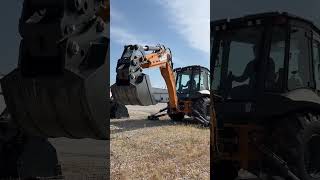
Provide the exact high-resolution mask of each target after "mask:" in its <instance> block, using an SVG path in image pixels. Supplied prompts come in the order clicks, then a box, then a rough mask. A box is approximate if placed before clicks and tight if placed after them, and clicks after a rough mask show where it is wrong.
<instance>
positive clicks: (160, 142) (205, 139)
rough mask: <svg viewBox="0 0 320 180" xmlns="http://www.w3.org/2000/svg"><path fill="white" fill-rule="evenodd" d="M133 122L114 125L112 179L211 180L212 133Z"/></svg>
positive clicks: (164, 123)
mask: <svg viewBox="0 0 320 180" xmlns="http://www.w3.org/2000/svg"><path fill="white" fill-rule="evenodd" d="M148 109H149V108H148ZM157 109H158V108H157ZM129 110H130V111H131V112H132V111H133V109H132V108H130V109H129ZM130 114H133V113H130ZM142 114H143V113H142ZM134 118H135V119H134V120H132V119H127V120H115V121H111V125H112V134H111V177H112V179H209V174H210V165H209V163H210V159H209V129H207V128H200V127H199V126H197V125H185V124H182V123H179V124H176V123H173V122H172V121H170V120H168V118H165V119H162V120H160V121H148V120H144V118H145V116H143V117H141V119H139V118H138V117H137V116H135V117H134Z"/></svg>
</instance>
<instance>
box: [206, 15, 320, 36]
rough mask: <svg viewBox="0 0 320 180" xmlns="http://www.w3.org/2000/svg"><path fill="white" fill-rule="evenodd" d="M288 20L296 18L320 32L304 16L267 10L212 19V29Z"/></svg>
mask: <svg viewBox="0 0 320 180" xmlns="http://www.w3.org/2000/svg"><path fill="white" fill-rule="evenodd" d="M288 20H296V21H301V22H304V23H306V24H307V25H309V26H310V27H311V28H312V29H314V30H315V31H317V32H318V33H320V29H319V28H318V27H317V26H316V25H315V24H314V23H313V22H312V21H309V20H307V19H304V18H302V17H299V16H296V15H293V14H289V13H287V12H267V13H259V14H252V15H246V16H243V17H240V18H233V19H220V20H216V21H212V22H211V23H210V26H211V30H212V31H217V30H220V29H224V28H228V29H233V28H239V27H244V26H249V24H250V25H257V24H264V23H266V22H271V23H274V24H281V23H284V21H288Z"/></svg>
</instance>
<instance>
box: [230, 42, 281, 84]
mask: <svg viewBox="0 0 320 180" xmlns="http://www.w3.org/2000/svg"><path fill="white" fill-rule="evenodd" d="M253 54H254V59H253V60H251V61H250V62H249V63H248V64H247V66H246V68H245V70H244V71H243V73H242V75H240V76H235V75H233V74H232V72H230V74H229V76H230V78H231V81H236V82H239V83H241V82H244V81H246V80H247V79H249V86H250V87H252V86H254V85H255V84H256V81H257V75H258V71H259V59H258V55H259V48H258V46H257V45H254V46H253ZM274 79H275V64H274V61H273V59H272V58H270V57H269V58H268V62H267V79H266V81H267V82H268V81H271V82H272V81H274Z"/></svg>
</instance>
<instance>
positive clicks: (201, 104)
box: [192, 97, 210, 126]
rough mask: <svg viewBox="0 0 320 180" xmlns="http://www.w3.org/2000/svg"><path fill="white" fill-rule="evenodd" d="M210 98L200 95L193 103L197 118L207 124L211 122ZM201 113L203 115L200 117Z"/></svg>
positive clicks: (193, 112)
mask: <svg viewBox="0 0 320 180" xmlns="http://www.w3.org/2000/svg"><path fill="white" fill-rule="evenodd" d="M209 110H210V98H209V97H200V98H198V99H196V100H195V101H194V102H193V103H192V115H193V117H194V118H195V120H197V121H200V122H201V123H202V124H204V125H205V126H208V125H209V123H210V112H209ZM199 115H201V116H202V117H203V119H202V118H200V119H198V117H199Z"/></svg>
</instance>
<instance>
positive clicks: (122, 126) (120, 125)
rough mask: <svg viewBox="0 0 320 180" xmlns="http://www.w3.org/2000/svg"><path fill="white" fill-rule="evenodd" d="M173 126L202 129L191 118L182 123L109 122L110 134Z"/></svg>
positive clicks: (156, 121) (128, 120)
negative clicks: (190, 126)
mask: <svg viewBox="0 0 320 180" xmlns="http://www.w3.org/2000/svg"><path fill="white" fill-rule="evenodd" d="M174 125H193V126H195V127H199V128H203V126H202V125H201V124H199V122H197V121H195V120H193V119H192V118H186V119H184V120H183V121H173V120H170V119H166V120H148V119H114V120H111V122H110V130H111V134H114V133H119V132H125V131H132V130H137V129H142V128H150V127H161V126H174Z"/></svg>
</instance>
